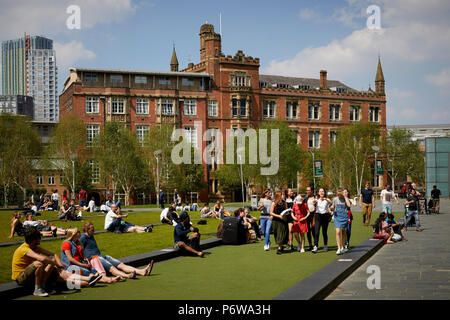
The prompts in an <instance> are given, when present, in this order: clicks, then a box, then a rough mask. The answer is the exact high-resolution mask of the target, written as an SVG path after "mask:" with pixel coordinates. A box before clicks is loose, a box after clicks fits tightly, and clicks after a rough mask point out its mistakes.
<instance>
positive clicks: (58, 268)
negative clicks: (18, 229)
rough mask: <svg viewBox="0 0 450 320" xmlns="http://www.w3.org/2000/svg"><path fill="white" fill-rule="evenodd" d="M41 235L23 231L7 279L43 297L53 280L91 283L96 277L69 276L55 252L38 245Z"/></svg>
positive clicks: (51, 285)
mask: <svg viewBox="0 0 450 320" xmlns="http://www.w3.org/2000/svg"><path fill="white" fill-rule="evenodd" d="M40 243H41V234H40V233H39V231H37V230H36V229H34V228H32V229H30V230H28V231H27V232H26V233H25V243H23V244H22V245H21V246H20V247H18V248H17V249H16V251H14V255H13V258H12V274H11V279H12V280H15V281H16V282H17V284H18V285H20V286H24V287H31V288H32V287H33V286H34V292H33V295H35V296H40V297H46V296H48V293H47V290H48V291H50V292H53V291H52V288H53V286H54V285H55V284H56V282H61V281H63V282H65V283H66V284H67V283H68V281H70V282H72V283H74V284H79V285H80V287H86V286H94V285H95V284H96V283H97V281H98V280H100V277H99V276H98V275H97V276H92V277H86V276H83V275H72V274H71V273H70V272H67V271H65V270H64V266H63V265H62V263H61V260H60V259H59V257H58V255H57V254H55V253H53V252H50V251H48V250H45V249H44V248H41V247H40Z"/></svg>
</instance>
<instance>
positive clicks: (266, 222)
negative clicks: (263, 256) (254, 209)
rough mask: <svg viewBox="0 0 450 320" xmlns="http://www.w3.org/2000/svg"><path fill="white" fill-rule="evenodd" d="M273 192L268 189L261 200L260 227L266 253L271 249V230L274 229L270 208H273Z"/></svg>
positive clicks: (259, 207)
mask: <svg viewBox="0 0 450 320" xmlns="http://www.w3.org/2000/svg"><path fill="white" fill-rule="evenodd" d="M272 202H273V201H272V192H271V191H270V189H266V190H265V191H264V193H263V195H262V196H261V199H260V200H259V206H258V210H259V211H260V213H261V214H260V216H259V226H260V228H261V231H262V233H263V235H264V251H269V248H270V228H271V227H272V217H271V216H270V208H271V206H272Z"/></svg>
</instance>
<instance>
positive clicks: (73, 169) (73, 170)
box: [70, 152, 77, 200]
mask: <svg viewBox="0 0 450 320" xmlns="http://www.w3.org/2000/svg"><path fill="white" fill-rule="evenodd" d="M76 156H77V155H76V154H75V153H73V152H72V153H70V161H72V197H71V198H72V200H75V158H76Z"/></svg>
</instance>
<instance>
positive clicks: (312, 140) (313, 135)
mask: <svg viewBox="0 0 450 320" xmlns="http://www.w3.org/2000/svg"><path fill="white" fill-rule="evenodd" d="M319 146H320V131H309V147H310V148H319Z"/></svg>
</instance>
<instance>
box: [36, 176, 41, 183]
mask: <svg viewBox="0 0 450 320" xmlns="http://www.w3.org/2000/svg"><path fill="white" fill-rule="evenodd" d="M36 184H37V185H41V184H42V175H40V174H37V175H36Z"/></svg>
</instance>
